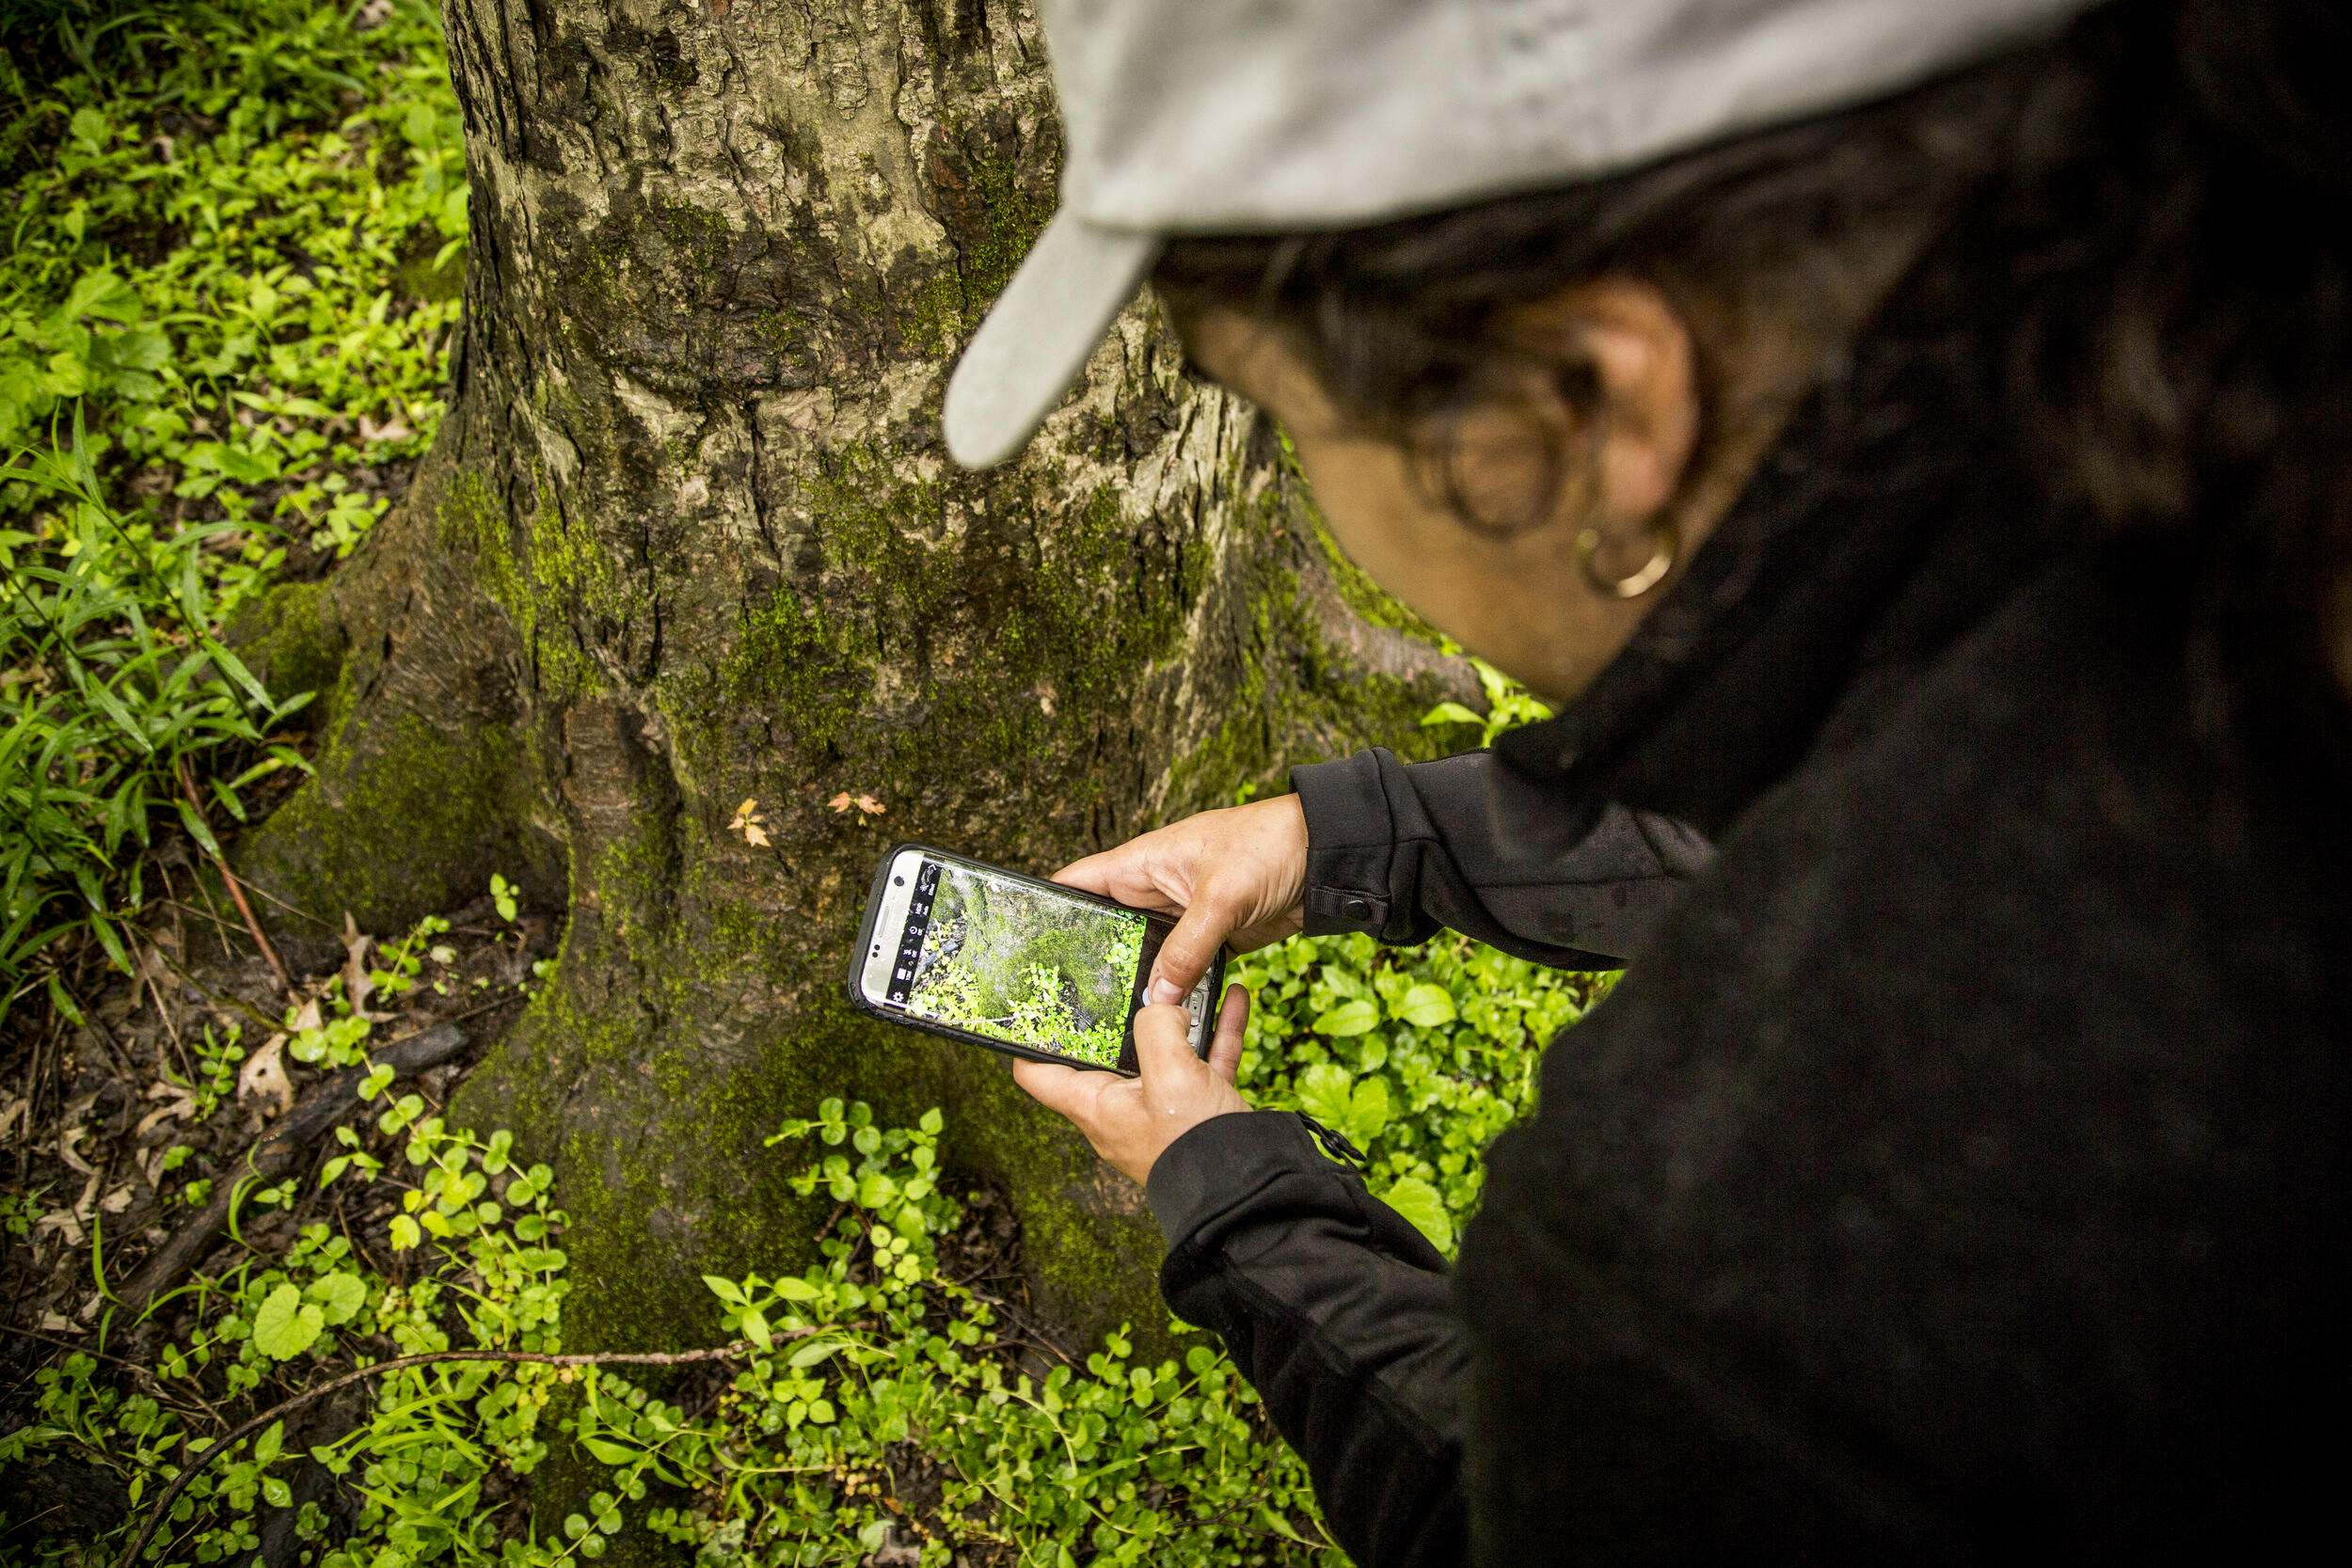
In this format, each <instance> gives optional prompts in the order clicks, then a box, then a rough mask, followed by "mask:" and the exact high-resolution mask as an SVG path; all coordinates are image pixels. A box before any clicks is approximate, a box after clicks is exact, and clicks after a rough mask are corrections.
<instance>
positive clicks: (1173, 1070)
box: [1136, 1005, 1207, 1099]
mask: <svg viewBox="0 0 2352 1568" xmlns="http://www.w3.org/2000/svg"><path fill="white" fill-rule="evenodd" d="M1206 1070H1207V1065H1206V1064H1205V1063H1203V1062H1202V1061H1201V1060H1200V1056H1199V1055H1197V1054H1195V1053H1194V1052H1193V1049H1192V1020H1191V1019H1190V1018H1189V1017H1187V1016H1186V1015H1185V1012H1184V1008H1182V1007H1178V1006H1167V1005H1160V1006H1150V1007H1146V1008H1144V1009H1143V1010H1142V1011H1141V1012H1139V1013H1137V1014H1136V1071H1138V1072H1139V1073H1141V1074H1142V1077H1143V1088H1144V1094H1145V1096H1146V1097H1147V1098H1150V1099H1158V1098H1161V1097H1163V1096H1165V1095H1167V1094H1168V1093H1170V1092H1173V1091H1174V1090H1176V1089H1178V1088H1179V1087H1181V1086H1182V1085H1184V1082H1185V1081H1186V1079H1187V1078H1188V1077H1189V1076H1191V1075H1194V1074H1198V1073H1200V1072H1204V1071H1206Z"/></svg>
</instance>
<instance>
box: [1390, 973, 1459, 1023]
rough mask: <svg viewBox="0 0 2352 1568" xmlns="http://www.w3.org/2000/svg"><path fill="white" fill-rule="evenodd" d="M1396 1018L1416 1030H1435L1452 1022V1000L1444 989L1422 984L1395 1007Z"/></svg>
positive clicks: (1407, 993) (1407, 992)
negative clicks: (1443, 1024) (1442, 1024)
mask: <svg viewBox="0 0 2352 1568" xmlns="http://www.w3.org/2000/svg"><path fill="white" fill-rule="evenodd" d="M1396 1016H1397V1017H1398V1018H1401V1019H1403V1020H1404V1021H1405V1022H1407V1023H1410V1024H1412V1025H1414V1026H1415V1027H1416V1028H1421V1029H1435V1028H1436V1027H1438V1025H1439V1024H1441V1023H1451V1022H1454V998H1453V997H1452V996H1450V995H1448V994H1447V993H1446V990H1445V988H1444V987H1442V986H1433V985H1429V984H1427V983H1425V982H1424V983H1423V984H1421V985H1418V986H1415V987H1413V988H1412V990H1408V991H1406V993H1405V999H1404V1000H1403V1001H1402V1002H1399V1003H1398V1004H1397V1005H1396Z"/></svg>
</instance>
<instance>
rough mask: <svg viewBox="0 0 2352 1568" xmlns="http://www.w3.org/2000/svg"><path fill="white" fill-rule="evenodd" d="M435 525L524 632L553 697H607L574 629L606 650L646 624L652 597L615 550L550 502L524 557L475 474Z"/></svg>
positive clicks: (536, 520) (543, 504)
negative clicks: (606, 643)
mask: <svg viewBox="0 0 2352 1568" xmlns="http://www.w3.org/2000/svg"><path fill="white" fill-rule="evenodd" d="M434 521H435V526H436V532H437V534H438V536H439V538H440V541H441V543H442V544H443V545H444V546H447V547H448V548H450V549H452V550H453V551H456V552H459V553H460V554H462V555H463V556H464V557H465V558H466V559H467V560H469V562H472V566H473V575H474V579H475V580H476V581H477V582H479V583H480V584H481V586H482V588H483V591H484V592H485V593H486V594H489V595H490V597H491V598H492V599H494V600H496V601H497V602H498V605H499V607H500V608H501V609H502V610H505V611H506V613H507V616H508V618H509V619H511V620H512V621H513V622H514V624H515V629H516V633H517V634H518V635H519V636H520V637H521V639H522V642H523V646H524V647H525V648H526V649H527V650H529V653H530V657H531V660H532V668H533V670H534V671H535V673H536V674H537V678H538V684H539V689H540V690H541V692H542V693H543V694H545V695H547V696H548V697H551V698H553V699H555V700H557V701H564V700H567V699H569V698H573V697H579V696H582V695H586V694H588V693H592V692H596V691H599V690H602V689H604V682H603V679H602V676H601V674H600V673H599V672H598V671H597V669H596V665H595V664H594V663H593V662H592V661H591V660H590V659H589V657H588V656H587V654H586V653H585V651H584V650H583V649H582V647H581V643H580V635H579V633H578V632H577V631H576V630H575V629H574V628H575V627H576V626H586V627H587V628H588V629H589V630H590V631H591V632H592V633H594V634H597V635H598V636H599V640H600V641H603V640H606V639H609V638H611V637H612V634H613V633H615V632H616V631H618V630H620V629H624V628H626V627H628V626H630V625H631V624H633V623H635V622H637V621H639V620H641V619H643V618H644V615H645V614H646V596H645V594H644V590H643V589H642V588H640V587H639V586H638V585H637V584H635V583H633V582H631V581H630V580H628V578H626V577H625V576H624V575H623V574H622V572H621V569H620V567H619V565H618V564H617V563H616V562H614V560H613V556H612V551H611V550H609V549H607V548H606V547H605V546H603V545H602V544H600V543H599V542H598V541H597V540H596V539H595V538H594V537H592V536H591V535H590V534H589V533H588V532H587V531H585V530H583V529H576V528H573V527H570V526H569V525H567V524H566V523H565V522H564V518H563V516H562V515H560V514H559V513H558V512H557V511H556V509H555V507H554V506H553V504H552V503H551V502H550V501H549V500H548V499H547V497H546V495H545V493H544V492H542V494H541V497H540V499H539V502H538V510H537V512H536V514H535V515H533V516H532V519H531V522H530V524H529V525H528V526H527V528H526V529H525V530H524V532H525V534H526V536H527V537H526V539H525V541H524V546H523V549H522V551H520V552H518V551H517V549H516V543H515V532H516V529H515V524H514V522H513V520H512V519H510V518H509V517H508V516H507V514H506V509H505V508H504V507H503V506H502V505H501V504H500V503H499V502H498V501H497V499H495V498H494V497H493V496H492V495H491V494H490V491H489V487H488V485H487V484H485V483H484V481H483V480H482V478H481V476H480V475H478V474H475V473H471V472H466V473H460V474H458V475H457V476H455V477H454V478H453V480H452V481H451V482H450V483H448V485H447V486H446V488H445V489H444V491H443V493H442V496H441V500H440V504H439V507H438V508H437V511H436V513H435V515H434Z"/></svg>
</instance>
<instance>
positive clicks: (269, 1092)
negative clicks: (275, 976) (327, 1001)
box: [237, 1002, 318, 1117]
mask: <svg viewBox="0 0 2352 1568" xmlns="http://www.w3.org/2000/svg"><path fill="white" fill-rule="evenodd" d="M304 1011H306V1012H308V1013H310V1015H311V1019H312V1022H313V1023H315V1022H316V1021H317V1016H318V1004H317V1003H315V1002H313V1003H311V1004H310V1006H308V1007H307V1008H305V1009H304ZM237 1098H238V1099H239V1100H245V1099H247V1098H252V1099H258V1100H265V1101H269V1102H270V1103H269V1107H268V1109H267V1110H266V1111H265V1112H264V1113H263V1114H264V1115H265V1116H273V1117H274V1116H276V1115H278V1113H279V1112H281V1111H283V1110H285V1109H286V1107H287V1106H289V1105H292V1104H293V1103H294V1081H293V1080H292V1079H290V1078H288V1077H287V1076H286V1037H285V1036H283V1035H272V1036H271V1037H269V1038H268V1039H266V1040H263V1041H262V1049H261V1050H259V1051H256V1052H255V1053H253V1054H252V1055H250V1056H247V1057H246V1059H245V1066H244V1067H242V1068H240V1069H237Z"/></svg>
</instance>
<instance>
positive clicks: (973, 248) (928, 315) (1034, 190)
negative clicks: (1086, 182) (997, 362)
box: [892, 119, 1054, 356]
mask: <svg viewBox="0 0 2352 1568" xmlns="http://www.w3.org/2000/svg"><path fill="white" fill-rule="evenodd" d="M946 134H947V138H948V140H949V141H950V142H951V143H952V144H954V145H956V146H957V147H958V148H959V152H958V154H957V156H956V157H955V159H954V166H955V172H956V174H957V175H958V176H960V177H961V182H962V185H963V187H964V188H963V190H962V191H961V192H960V193H959V196H960V198H961V199H959V200H958V202H957V204H956V207H957V211H958V212H959V213H960V214H969V215H970V217H971V220H972V221H971V222H970V223H969V224H967V225H964V226H961V227H960V228H959V229H958V230H956V231H955V232H954V233H953V234H952V236H951V237H952V239H953V241H954V243H955V246H956V265H955V268H954V270H952V271H943V272H938V273H934V274H932V275H931V276H930V277H926V278H925V279H923V280H922V281H921V282H920V283H919V284H917V285H916V286H915V287H914V288H913V289H911V290H909V291H907V292H906V293H904V295H903V296H901V298H900V299H898V300H897V301H894V302H893V305H892V309H893V311H894V313H895V314H896V316H897V318H898V324H899V330H900V332H901V334H902V335H903V337H904V339H905V341H906V344H907V346H908V347H909V348H910V349H913V350H914V351H915V352H917V353H919V354H922V355H925V356H939V355H945V354H946V353H947V352H948V351H949V350H950V349H952V348H954V347H955V346H956V345H957V344H958V343H960V342H961V341H963V339H964V337H965V336H966V335H967V334H969V333H970V332H971V331H972V329H973V328H974V327H976V326H977V325H979V320H980V317H981V316H982V315H984V314H986V313H987V310H988V308H989V306H990V305H992V304H993V303H994V301H995V298H996V296H997V294H999V293H1002V292H1003V291H1004V287H1005V284H1006V283H1007V282H1008V281H1009V280H1010V279H1011V277H1012V275H1013V272H1014V269H1016V268H1018V267H1019V266H1020V265H1021V262H1022V260H1023V258H1025V257H1026V256H1027V255H1028V253H1029V248H1030V246H1032V245H1035V244H1036V243H1037V236H1038V233H1039V231H1040V230H1042V229H1043V228H1044V227H1045V222H1046V220H1047V219H1048V218H1050V217H1052V216H1053V214H1054V203H1053V201H1052V199H1051V193H1050V186H1048V187H1046V188H1045V190H1044V191H1043V192H1042V193H1041V189H1040V182H1039V181H1038V178H1037V171H1036V170H1035V169H1034V168H1030V167H1025V166H1023V164H1022V162H1021V160H1019V159H1016V158H1009V157H1005V156H1001V155H999V154H998V153H996V152H994V151H993V150H991V144H990V143H989V140H988V138H987V137H985V136H983V135H979V134H977V131H976V130H975V129H974V128H973V127H970V126H964V125H958V124H957V123H955V122H954V121H953V120H952V119H951V120H950V121H949V122H948V124H947V126H946Z"/></svg>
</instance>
